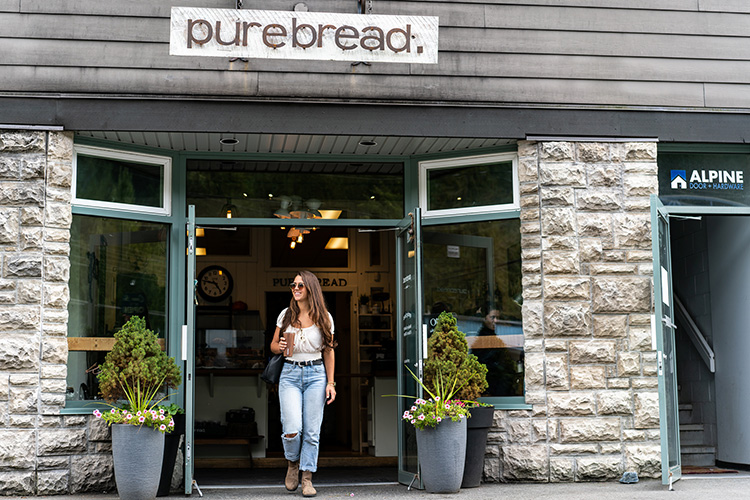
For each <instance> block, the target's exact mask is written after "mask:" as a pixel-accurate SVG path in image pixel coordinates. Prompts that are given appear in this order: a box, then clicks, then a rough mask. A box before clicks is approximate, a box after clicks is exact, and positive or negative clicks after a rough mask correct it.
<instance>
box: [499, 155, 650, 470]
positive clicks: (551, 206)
mask: <svg viewBox="0 0 750 500" xmlns="http://www.w3.org/2000/svg"><path fill="white" fill-rule="evenodd" d="M519 177H520V184H521V186H520V188H521V232H522V259H523V296H524V304H523V325H524V334H525V353H526V359H525V368H526V402H527V403H529V404H531V405H532V406H533V409H531V410H528V411H526V410H524V411H519V410H516V411H496V412H495V426H494V428H493V429H492V431H491V433H490V437H489V443H490V444H489V446H488V456H487V458H486V460H485V478H486V479H489V480H495V481H509V480H530V481H551V482H557V481H592V480H593V481H596V480H606V479H612V478H616V477H619V476H620V475H621V474H622V473H623V472H624V471H637V472H638V474H639V475H641V476H647V477H658V476H659V475H660V473H661V469H660V467H661V461H660V456H661V449H660V441H659V407H658V390H657V385H658V383H657V377H656V355H655V352H654V351H652V350H651V330H650V317H651V289H652V288H651V275H652V255H651V223H650V213H649V195H650V194H652V193H656V192H657V189H658V183H657V164H656V144H655V143H601V142H575V143H574V142H521V143H519Z"/></svg>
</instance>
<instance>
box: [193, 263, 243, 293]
mask: <svg viewBox="0 0 750 500" xmlns="http://www.w3.org/2000/svg"><path fill="white" fill-rule="evenodd" d="M233 287H234V281H233V280H232V275H231V274H229V271H227V270H226V269H225V268H223V267H221V266H208V267H204V268H203V269H202V270H201V272H200V273H199V274H198V293H199V294H200V296H201V297H203V298H204V299H206V300H207V301H209V302H220V301H222V300H224V299H226V298H228V297H229V295H230V294H231V293H232V288H233Z"/></svg>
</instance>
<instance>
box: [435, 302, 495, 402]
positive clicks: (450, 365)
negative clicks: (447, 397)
mask: <svg viewBox="0 0 750 500" xmlns="http://www.w3.org/2000/svg"><path fill="white" fill-rule="evenodd" d="M438 373H442V376H443V378H444V379H446V380H454V377H455V376H456V374H457V375H458V377H457V384H456V387H460V389H459V390H458V391H457V392H456V394H455V395H454V398H455V399H460V400H463V401H466V400H475V399H477V398H478V397H479V396H481V395H482V393H483V392H484V391H485V390H486V389H487V367H486V366H485V365H484V364H483V363H480V362H479V360H478V359H477V357H476V356H474V355H473V354H469V346H468V344H467V343H466V335H465V334H464V333H463V332H461V331H459V329H458V327H457V326H456V318H455V317H454V316H453V314H451V313H449V312H445V311H444V312H442V313H440V316H438V319H437V324H436V325H435V330H434V331H433V332H432V335H431V336H430V340H429V341H428V342H427V361H426V362H425V366H424V383H425V385H426V386H427V387H429V388H431V390H432V388H434V387H435V386H436V382H437V380H436V377H437V374H438Z"/></svg>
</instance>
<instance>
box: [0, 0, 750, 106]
mask: <svg viewBox="0 0 750 500" xmlns="http://www.w3.org/2000/svg"><path fill="white" fill-rule="evenodd" d="M297 1H298V0H265V1H263V2H250V1H245V7H246V8H253V7H255V6H256V5H258V6H260V5H262V7H263V8H264V9H268V10H291V8H292V6H293V5H294V4H295V3H297ZM178 3H179V4H180V5H183V6H201V7H218V8H227V7H230V6H231V5H232V4H233V2H231V1H218V0H184V1H180V2H178ZM307 3H308V5H309V7H310V9H311V10H315V11H321V12H322V11H328V12H355V11H356V3H355V2H353V1H351V0H347V1H344V0H310V1H308V2H307ZM654 5H656V6H654ZM374 8H375V13H377V14H410V15H435V16H439V17H440V55H439V61H440V62H439V64H437V65H402V64H385V63H375V64H373V65H372V66H370V67H365V66H357V67H352V66H351V65H350V64H349V63H342V62H325V61H324V62H320V61H312V62H307V61H274V60H250V61H249V62H247V63H242V62H235V63H231V62H229V61H228V60H224V59H217V58H197V57H176V56H170V55H169V45H168V41H169V13H170V11H169V9H170V4H167V3H163V2H153V1H152V0H133V1H129V2H126V3H118V2H110V1H105V2H102V1H101V0H79V1H77V2H49V1H48V0H0V25H1V26H3V27H4V28H3V32H2V34H0V47H1V49H0V92H13V93H19V92H20V93H46V92H54V93H59V92H71V93H95V94H112V95H115V94H117V95H120V94H129V95H154V94H159V95H180V96H207V95H221V96H229V97H238V98H293V99H306V98H314V99H329V100H334V101H335V100H347V101H348V100H364V101H380V102H386V101H390V100H396V101H417V102H448V103H465V104H477V103H482V104H484V103H493V104H494V103H498V104H510V105H513V104H531V105H536V104H543V105H565V104H572V105H594V106H626V107H641V106H648V107H660V106H668V107H678V108H690V109H696V108H697V109H702V108H719V109H723V108H746V107H750V43H748V42H749V41H750V29H749V28H750V5H748V2H745V1H742V0H724V1H719V0H661V1H659V2H653V1H650V0H593V1H592V0H589V1H584V0H578V1H574V0H519V1H515V2H513V1H507V0H495V1H479V0H464V1H462V2H448V1H436V0H435V1H396V0H394V1H387V0H378V1H377V2H375V3H374Z"/></svg>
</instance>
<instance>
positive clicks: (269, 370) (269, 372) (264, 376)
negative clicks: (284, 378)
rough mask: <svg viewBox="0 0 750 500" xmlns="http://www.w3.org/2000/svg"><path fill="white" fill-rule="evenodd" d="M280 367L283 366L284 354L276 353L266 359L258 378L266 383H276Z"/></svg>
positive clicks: (279, 374)
mask: <svg viewBox="0 0 750 500" xmlns="http://www.w3.org/2000/svg"><path fill="white" fill-rule="evenodd" d="M282 368H284V355H283V354H277V355H276V356H274V357H272V358H271V359H269V360H268V364H266V368H265V370H263V373H261V374H260V379H261V380H262V381H264V382H266V383H268V384H278V383H279V378H281V369H282Z"/></svg>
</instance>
